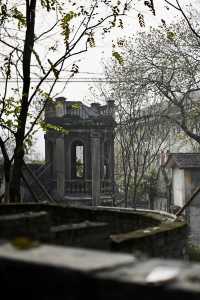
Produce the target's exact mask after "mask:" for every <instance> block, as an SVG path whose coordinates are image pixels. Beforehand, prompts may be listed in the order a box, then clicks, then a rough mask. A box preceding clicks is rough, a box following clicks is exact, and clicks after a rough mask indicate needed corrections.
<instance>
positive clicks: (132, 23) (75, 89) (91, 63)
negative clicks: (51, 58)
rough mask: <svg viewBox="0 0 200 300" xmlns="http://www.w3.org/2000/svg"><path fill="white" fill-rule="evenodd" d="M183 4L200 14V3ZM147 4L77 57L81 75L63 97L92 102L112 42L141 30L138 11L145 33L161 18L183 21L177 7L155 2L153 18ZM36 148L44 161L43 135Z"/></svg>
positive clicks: (196, 0)
mask: <svg viewBox="0 0 200 300" xmlns="http://www.w3.org/2000/svg"><path fill="white" fill-rule="evenodd" d="M179 2H180V4H181V5H183V7H185V5H186V4H188V3H189V2H192V6H193V7H194V8H196V9H197V10H199V11H200V0H193V1H188V0H179ZM143 3H144V1H142V0H141V4H139V5H138V4H137V10H134V11H131V12H129V13H128V17H127V18H126V20H124V23H125V26H124V29H123V30H115V31H114V32H112V35H110V36H107V37H106V39H104V40H102V39H99V40H97V41H96V47H95V48H92V49H89V51H88V52H87V53H84V55H82V56H79V57H76V59H75V62H76V63H77V64H78V65H79V71H80V73H79V74H77V76H76V78H75V80H74V82H69V83H68V85H67V87H66V89H65V90H64V91H63V92H62V96H64V97H66V98H67V99H69V100H74V101H83V102H84V103H86V104H89V103H90V102H91V98H92V97H91V93H90V88H91V86H93V83H92V82H91V79H92V78H94V79H95V78H103V63H102V61H105V60H108V59H111V58H112V39H116V38H117V37H122V38H124V37H125V38H126V37H130V36H131V35H133V34H135V33H137V31H140V30H141V28H140V26H139V23H138V19H137V14H138V12H142V13H143V14H144V16H145V24H146V27H145V30H148V29H149V27H150V26H158V25H161V19H164V20H165V21H166V23H167V24H169V23H170V22H173V21H176V20H178V19H179V18H180V15H179V14H178V12H177V11H176V10H175V9H173V8H170V9H169V10H168V9H167V8H166V7H165V5H164V4H163V1H162V0H154V5H155V10H156V16H153V15H152V13H151V12H150V11H148V8H147V7H145V6H144V4H143ZM88 79H89V80H88ZM88 81H89V82H88ZM34 148H35V151H36V152H39V153H40V156H41V157H42V158H44V139H43V134H42V133H41V132H40V133H39V134H38V140H37V142H36V144H35V147H34Z"/></svg>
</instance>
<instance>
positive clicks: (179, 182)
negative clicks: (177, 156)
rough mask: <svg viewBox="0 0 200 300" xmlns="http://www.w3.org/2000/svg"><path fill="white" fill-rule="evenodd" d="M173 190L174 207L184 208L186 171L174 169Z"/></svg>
mask: <svg viewBox="0 0 200 300" xmlns="http://www.w3.org/2000/svg"><path fill="white" fill-rule="evenodd" d="M172 189H173V203H174V205H177V206H180V207H182V206H183V205H184V204H185V178H184V170H180V169H173V173H172Z"/></svg>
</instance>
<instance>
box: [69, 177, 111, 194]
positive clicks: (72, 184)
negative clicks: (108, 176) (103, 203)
mask: <svg viewBox="0 0 200 300" xmlns="http://www.w3.org/2000/svg"><path fill="white" fill-rule="evenodd" d="M100 191H101V193H102V194H112V192H113V184H112V181H111V180H101V186H100ZM65 192H66V194H92V180H80V179H72V180H66V181H65Z"/></svg>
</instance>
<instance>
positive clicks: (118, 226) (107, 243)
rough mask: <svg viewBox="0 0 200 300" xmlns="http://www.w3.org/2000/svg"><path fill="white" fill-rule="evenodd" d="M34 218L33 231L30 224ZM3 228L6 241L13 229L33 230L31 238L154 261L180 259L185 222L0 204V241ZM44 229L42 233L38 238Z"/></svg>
mask: <svg viewBox="0 0 200 300" xmlns="http://www.w3.org/2000/svg"><path fill="white" fill-rule="evenodd" d="M28 212H29V217H28V218H27V216H26V214H27V213H28ZM30 212H32V214H30ZM40 212H46V213H45V217H44V213H43V218H41V215H37V214H38V213H40ZM5 215H13V218H12V217H10V219H9V220H8V219H7V220H6V219H5ZM31 215H32V217H31ZM14 216H15V217H14ZM17 216H18V217H17ZM39 216H40V222H38V224H39V226H38V225H35V224H36V223H37V222H36V219H37V218H38V217H39ZM47 216H48V217H47ZM16 217H17V218H16ZM16 220H18V221H16ZM20 220H21V221H20ZM6 224H7V225H6ZM6 227H7V228H11V227H12V236H13V235H14V233H13V228H15V230H16V231H15V230H14V231H15V232H16V235H20V234H21V235H26V234H27V236H29V235H30V228H37V230H36V231H37V232H38V235H37V238H39V239H41V240H42V241H45V242H48V243H52V244H60V245H68V246H76V247H86V248H95V249H102V250H111V251H118V252H128V253H135V251H140V252H142V253H144V254H146V255H149V256H155V257H182V256H183V255H184V253H185V246H186V239H187V227H186V224H185V222H184V221H183V220H182V219H176V218H175V217H174V216H173V215H170V214H167V213H166V214H165V213H160V212H155V211H147V210H143V211H142V210H140V211H135V210H132V209H118V208H110V207H109V208H108V207H95V208H92V207H85V208H83V207H82V208H77V207H76V208H75V207H68V206H64V205H51V204H8V205H6V204H1V205H0V238H6V234H5V232H6ZM20 228H21V229H20ZM28 229H29V230H28ZM44 229H45V230H46V234H40V231H41V232H43V233H44ZM33 231H34V230H33ZM3 232H4V234H3ZM7 232H9V230H7ZM7 238H10V235H9V234H8V236H7Z"/></svg>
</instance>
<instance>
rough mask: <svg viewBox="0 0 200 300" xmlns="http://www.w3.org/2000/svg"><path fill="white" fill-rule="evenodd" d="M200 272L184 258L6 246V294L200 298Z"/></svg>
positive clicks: (2, 274)
mask: <svg viewBox="0 0 200 300" xmlns="http://www.w3.org/2000/svg"><path fill="white" fill-rule="evenodd" d="M156 274H157V276H156ZM199 274H200V265H199V264H189V263H188V262H186V263H185V262H183V261H178V260H161V259H149V260H146V259H144V260H142V261H139V260H137V259H136V258H135V257H134V256H133V255H126V254H113V253H108V252H100V251H88V250H83V249H75V248H67V247H55V246H47V245H40V246H39V247H36V248H33V249H31V250H27V251H25V250H23V251H20V250H18V249H16V248H14V247H13V246H12V245H10V244H9V243H5V244H1V246H0V281H1V294H2V295H4V296H3V297H4V298H6V299H12V298H13V296H14V297H15V298H17V299H18V298H19V299H26V300H27V299H29V300H35V299H48V300H52V299H56V300H57V299H71V300H82V299H88V300H90V299H91V300H93V299H97V300H105V299H110V300H124V299H126V300H129V299H131V300H132V299H149V300H153V299H162V300H169V299H173V300H174V299H177V300H179V299H184V300H198V299H199V298H200V277H199ZM167 275H168V276H167Z"/></svg>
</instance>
